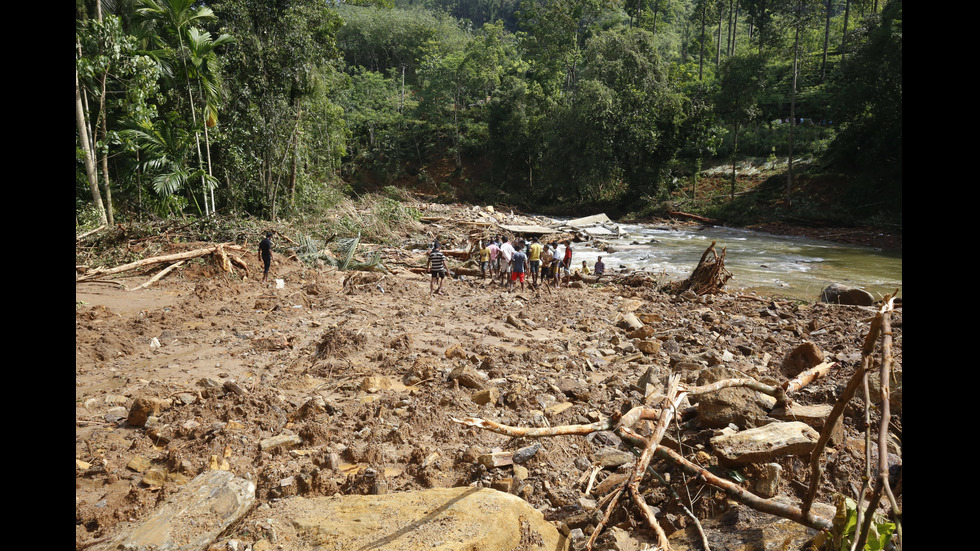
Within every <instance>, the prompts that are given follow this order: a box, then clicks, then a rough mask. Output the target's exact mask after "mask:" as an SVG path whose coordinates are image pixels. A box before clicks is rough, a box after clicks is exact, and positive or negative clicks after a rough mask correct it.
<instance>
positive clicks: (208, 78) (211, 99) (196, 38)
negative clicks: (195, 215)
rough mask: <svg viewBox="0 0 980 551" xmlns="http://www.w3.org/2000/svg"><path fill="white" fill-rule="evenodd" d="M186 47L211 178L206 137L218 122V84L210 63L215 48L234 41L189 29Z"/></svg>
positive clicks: (226, 37) (212, 187)
mask: <svg viewBox="0 0 980 551" xmlns="http://www.w3.org/2000/svg"><path fill="white" fill-rule="evenodd" d="M187 39H188V40H187V46H188V53H189V55H190V60H191V67H190V72H189V73H188V75H187V78H188V80H189V79H191V78H195V79H196V80H197V85H198V92H199V93H200V95H201V100H202V101H203V102H204V112H203V113H202V115H203V118H204V147H205V151H207V154H208V175H209V176H211V175H212V173H211V138H210V136H209V135H208V128H211V127H213V126H214V125H215V124H217V121H218V99H219V97H220V95H219V93H218V82H217V78H216V74H215V73H213V72H212V71H211V67H210V65H211V63H213V62H214V60H215V58H216V57H217V56H216V55H215V48H217V47H218V46H221V45H223V44H227V43H230V42H232V41H234V39H233V38H232V37H231V35H228V34H223V35H221V36H219V37H218V39H217V40H212V39H211V34H210V33H208V32H207V31H202V30H200V29H198V28H197V27H191V28H190V30H188V32H187ZM210 190H211V209H212V210H214V208H215V203H214V186H211V187H210Z"/></svg>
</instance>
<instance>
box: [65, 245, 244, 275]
mask: <svg viewBox="0 0 980 551" xmlns="http://www.w3.org/2000/svg"><path fill="white" fill-rule="evenodd" d="M225 248H228V249H232V250H236V251H242V252H244V249H242V248H241V247H239V246H237V245H234V244H231V243H223V244H219V245H215V246H213V247H205V248H203V249H194V250H193V251H186V252H182V253H175V254H168V255H163V256H155V257H152V258H144V259H142V260H137V261H136V262H130V263H129V264H123V265H121V266H116V267H115V268H89V269H86V270H85V273H84V274H82V275H81V276H79V277H78V278H76V279H75V282H76V283H77V282H80V281H86V280H89V279H93V278H96V277H99V276H106V275H114V274H121V273H123V272H128V271H130V270H135V269H137V268H142V267H144V266H151V265H153V264H163V263H167V262H176V261H179V260H190V259H192V258H199V257H202V256H207V255H209V254H218V255H219V256H220V255H221V254H222V251H223V250H224V249H225Z"/></svg>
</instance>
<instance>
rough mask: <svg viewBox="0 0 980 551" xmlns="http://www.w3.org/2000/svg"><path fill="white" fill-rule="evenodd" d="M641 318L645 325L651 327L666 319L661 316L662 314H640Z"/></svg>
mask: <svg viewBox="0 0 980 551" xmlns="http://www.w3.org/2000/svg"><path fill="white" fill-rule="evenodd" d="M639 318H640V321H642V322H643V323H645V324H647V325H650V324H653V323H660V322H662V321H664V317H663V316H661V315H660V314H640V316H639Z"/></svg>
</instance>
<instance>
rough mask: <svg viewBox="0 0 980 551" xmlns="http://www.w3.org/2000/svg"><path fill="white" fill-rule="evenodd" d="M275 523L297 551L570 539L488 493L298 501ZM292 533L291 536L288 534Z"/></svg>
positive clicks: (528, 544)
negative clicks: (278, 522)
mask: <svg viewBox="0 0 980 551" xmlns="http://www.w3.org/2000/svg"><path fill="white" fill-rule="evenodd" d="M274 514H275V516H276V517H277V518H278V519H279V520H281V525H282V528H280V531H279V534H280V536H279V537H280V540H281V541H282V538H283V537H284V536H285V537H286V538H288V540H287V541H289V547H290V549H294V550H297V551H304V550H312V549H371V550H372V551H373V550H382V549H383V550H389V551H395V550H404V551H415V550H418V549H430V550H438V551H457V550H458V551H462V550H472V549H488V550H511V549H513V550H517V549H520V550H532V549H547V550H549V551H556V550H558V551H560V550H564V549H567V548H568V542H567V539H566V538H565V537H564V536H562V535H561V534H560V533H559V532H558V530H557V529H556V528H555V527H554V526H553V525H551V523H549V522H547V521H545V520H544V517H543V515H542V514H541V513H540V512H539V511H536V510H535V509H534V508H533V507H531V506H530V505H529V504H528V503H527V502H525V501H524V500H522V499H520V498H518V497H516V496H514V495H511V494H505V493H502V492H498V491H496V490H491V489H488V488H483V489H479V488H469V487H464V488H434V489H431V490H423V491H417V492H403V493H396V494H387V495H380V496H377V495H367V496H357V495H352V496H332V497H316V498H310V499H304V498H293V499H290V500H287V501H286V502H285V503H284V504H283V506H282V507H281V508H276V510H275V513H274ZM287 533H288V534H287Z"/></svg>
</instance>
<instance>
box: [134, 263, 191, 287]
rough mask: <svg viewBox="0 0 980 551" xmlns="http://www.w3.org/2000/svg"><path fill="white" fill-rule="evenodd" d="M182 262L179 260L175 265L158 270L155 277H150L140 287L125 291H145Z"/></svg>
mask: <svg viewBox="0 0 980 551" xmlns="http://www.w3.org/2000/svg"><path fill="white" fill-rule="evenodd" d="M184 262H185V261H184V260H181V261H180V262H175V263H173V264H171V265H170V266H167V267H166V268H164V269H162V270H160V271H159V272H158V273H157V275H155V276H153V277H151V278H150V279H148V280H146V283H143V284H142V285H138V286H136V287H133V288H132V289H126V290H127V291H138V290H140V289H145V288H147V287H149V286H150V285H153V284H154V283H156V282H157V281H159V280H160V279H161V278H163V276H165V275H167V274H169V273H170V272H172V271H173V270H174V269H175V268H178V267H180V266H181V265H182V264H183V263H184Z"/></svg>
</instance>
